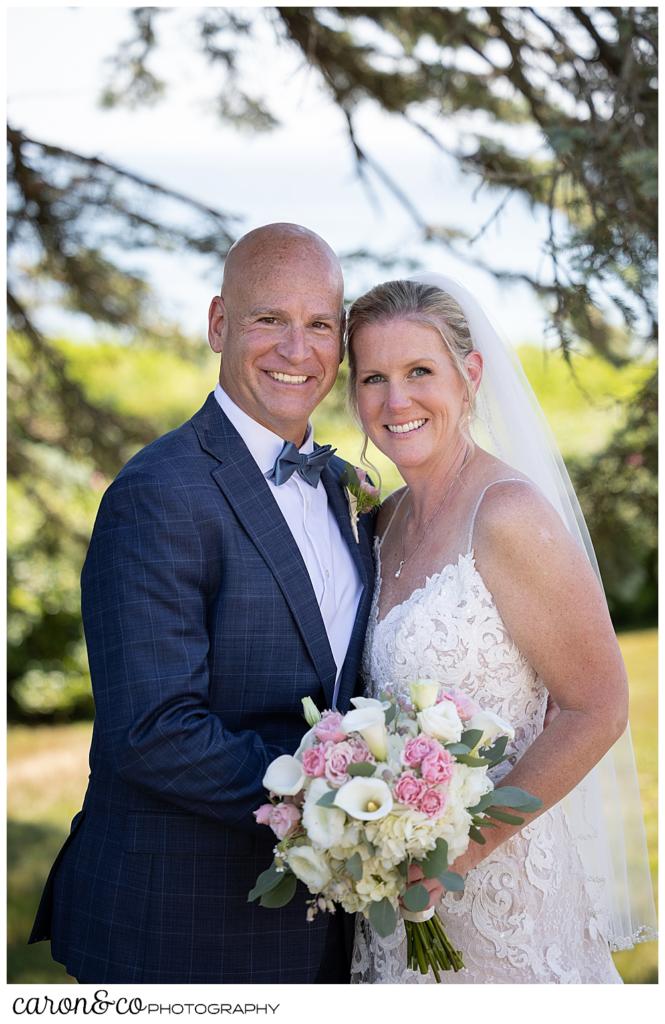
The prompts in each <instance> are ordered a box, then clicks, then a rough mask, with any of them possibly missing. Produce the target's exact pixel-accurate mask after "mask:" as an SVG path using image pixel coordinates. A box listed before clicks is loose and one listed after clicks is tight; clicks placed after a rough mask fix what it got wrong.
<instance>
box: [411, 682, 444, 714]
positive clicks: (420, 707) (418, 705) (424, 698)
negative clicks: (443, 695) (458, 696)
mask: <svg viewBox="0 0 665 1024" xmlns="http://www.w3.org/2000/svg"><path fill="white" fill-rule="evenodd" d="M409 690H410V692H411V700H412V702H413V706H414V707H415V709H416V711H424V710H425V708H431V707H432V705H433V704H436V698H437V697H438V695H439V683H438V682H437V681H436V680H435V679H416V680H415V681H414V682H413V683H409Z"/></svg>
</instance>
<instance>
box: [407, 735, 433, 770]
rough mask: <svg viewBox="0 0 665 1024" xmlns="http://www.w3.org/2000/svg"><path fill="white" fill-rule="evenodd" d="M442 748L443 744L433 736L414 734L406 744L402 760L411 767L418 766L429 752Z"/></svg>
mask: <svg viewBox="0 0 665 1024" xmlns="http://www.w3.org/2000/svg"><path fill="white" fill-rule="evenodd" d="M441 749H442V747H441V744H440V743H438V742H437V741H436V740H435V739H433V738H432V737H431V736H424V735H420V736H413V737H412V738H411V739H410V740H407V741H406V743H405V744H404V750H403V751H402V761H403V762H404V764H406V765H408V766H409V768H417V767H418V765H419V764H420V762H421V761H422V759H423V758H424V757H427V755H428V754H433V753H434V752H435V751H437V750H441Z"/></svg>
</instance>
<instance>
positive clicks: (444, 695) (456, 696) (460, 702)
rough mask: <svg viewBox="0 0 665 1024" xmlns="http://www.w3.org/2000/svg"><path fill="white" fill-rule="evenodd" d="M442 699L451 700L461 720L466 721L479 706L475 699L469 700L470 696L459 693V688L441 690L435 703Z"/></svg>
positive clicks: (478, 709)
mask: <svg viewBox="0 0 665 1024" xmlns="http://www.w3.org/2000/svg"><path fill="white" fill-rule="evenodd" d="M442 700H451V701H452V702H453V704H454V705H455V707H456V708H457V714H458V715H459V716H460V718H461V719H462V721H463V722H468V720H469V719H470V718H473V716H474V715H475V714H476V713H477V712H478V711H480V707H479V705H478V704H476V702H475V700H471V697H467V695H466V694H465V693H461V692H460V691H459V690H443V691H442V692H441V696H440V697H439V699H438V700H437V704H439V703H440V702H441V701H442Z"/></svg>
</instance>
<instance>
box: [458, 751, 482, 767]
mask: <svg viewBox="0 0 665 1024" xmlns="http://www.w3.org/2000/svg"><path fill="white" fill-rule="evenodd" d="M455 759H456V760H457V761H459V763H460V764H466V765H468V766H469V768H486V767H487V766H488V765H489V764H490V762H489V761H488V760H487V758H485V757H472V756H471V754H456V755H455Z"/></svg>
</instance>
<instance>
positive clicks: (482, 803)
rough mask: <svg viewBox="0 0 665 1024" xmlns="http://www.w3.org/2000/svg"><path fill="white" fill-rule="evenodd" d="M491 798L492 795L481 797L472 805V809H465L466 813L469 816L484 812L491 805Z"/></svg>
mask: <svg viewBox="0 0 665 1024" xmlns="http://www.w3.org/2000/svg"><path fill="white" fill-rule="evenodd" d="M493 796H494V793H485V795H484V796H481V798H480V800H479V801H478V803H477V804H474V805H473V807H467V811H468V812H469V814H471V815H474V814H480V813H481V811H484V810H485V808H486V807H489V806H490V805H491V803H492V797H493Z"/></svg>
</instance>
